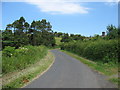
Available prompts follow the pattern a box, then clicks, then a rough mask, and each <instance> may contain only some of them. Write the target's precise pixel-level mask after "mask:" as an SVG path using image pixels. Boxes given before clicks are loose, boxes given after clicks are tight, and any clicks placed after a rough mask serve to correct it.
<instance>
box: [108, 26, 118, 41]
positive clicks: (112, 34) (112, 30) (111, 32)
mask: <svg viewBox="0 0 120 90" xmlns="http://www.w3.org/2000/svg"><path fill="white" fill-rule="evenodd" d="M118 33H119V29H118V28H116V27H115V26H113V25H109V26H107V38H108V39H115V38H118Z"/></svg>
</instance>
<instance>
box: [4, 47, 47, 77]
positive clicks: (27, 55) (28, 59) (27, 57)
mask: <svg viewBox="0 0 120 90" xmlns="http://www.w3.org/2000/svg"><path fill="white" fill-rule="evenodd" d="M47 50H48V49H47V48H46V47H45V46H25V47H21V48H19V49H15V48H14V47H10V46H8V47H6V48H5V49H4V50H3V51H2V53H3V55H2V73H3V75H5V74H8V73H12V72H15V71H19V70H23V69H25V68H26V67H29V66H30V65H32V64H34V63H36V62H38V61H39V60H40V59H42V58H43V57H44V56H45V55H46V54H47Z"/></svg>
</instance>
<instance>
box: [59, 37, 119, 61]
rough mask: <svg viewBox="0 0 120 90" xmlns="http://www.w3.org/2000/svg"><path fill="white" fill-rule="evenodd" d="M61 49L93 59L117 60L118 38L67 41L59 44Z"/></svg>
mask: <svg viewBox="0 0 120 90" xmlns="http://www.w3.org/2000/svg"><path fill="white" fill-rule="evenodd" d="M61 49H62V50H67V51H71V52H73V53H76V54H78V55H80V56H82V57H85V58H87V59H90V60H94V61H98V60H99V61H102V62H104V63H108V62H114V63H117V62H118V40H103V39H100V40H96V41H79V42H78V41H77V42H69V43H64V44H61Z"/></svg>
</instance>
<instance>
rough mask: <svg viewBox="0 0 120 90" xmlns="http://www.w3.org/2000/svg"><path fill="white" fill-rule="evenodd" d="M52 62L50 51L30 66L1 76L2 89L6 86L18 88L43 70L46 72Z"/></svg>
mask: <svg viewBox="0 0 120 90" xmlns="http://www.w3.org/2000/svg"><path fill="white" fill-rule="evenodd" d="M53 62H54V56H53V54H52V53H51V52H48V53H47V55H46V56H45V57H44V58H43V59H41V60H40V61H39V62H37V63H35V64H34V65H31V66H30V67H28V68H26V69H24V70H22V71H20V72H16V73H13V74H11V75H6V76H4V77H3V80H2V81H3V89H6V88H9V89H10V88H20V87H23V86H25V85H27V84H29V83H30V82H31V81H33V80H34V79H36V78H38V77H39V76H40V75H42V74H43V73H44V72H46V71H47V70H48V69H49V68H50V66H51V65H52V64H53Z"/></svg>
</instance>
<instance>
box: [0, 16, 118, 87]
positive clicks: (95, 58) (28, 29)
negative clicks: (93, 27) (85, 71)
mask: <svg viewBox="0 0 120 90" xmlns="http://www.w3.org/2000/svg"><path fill="white" fill-rule="evenodd" d="M0 32H1V33H2V36H1V35H0V36H1V38H2V40H0V42H1V43H2V49H1V52H2V62H1V61H0V63H2V74H1V76H2V77H4V80H3V81H4V82H5V83H4V85H3V87H6V88H17V87H21V86H23V85H24V84H26V83H27V82H30V80H32V78H34V77H35V76H37V75H38V74H40V73H42V72H43V71H45V70H46V69H47V68H48V67H49V66H50V65H51V64H52V62H53V59H54V57H53V55H52V54H50V52H49V50H50V49H55V48H61V50H64V52H67V53H68V54H69V55H72V56H73V57H75V58H77V59H79V60H81V61H82V62H83V63H85V64H87V65H88V66H90V67H92V68H94V69H95V70H97V71H99V72H101V73H103V74H105V75H108V76H112V75H117V74H118V70H119V69H118V66H119V63H118V62H119V59H118V53H119V48H118V47H119V45H120V44H118V40H119V34H120V30H119V29H118V28H116V27H115V26H113V25H109V26H107V31H106V32H107V35H105V34H104V33H105V32H103V35H102V36H101V35H94V36H90V37H86V36H82V35H80V34H68V33H62V32H53V30H52V25H51V24H50V22H49V21H47V20H46V19H42V20H38V21H34V20H33V21H32V23H28V22H27V21H26V20H25V18H24V17H20V18H19V19H18V20H15V21H14V22H13V23H11V24H8V25H7V26H6V29H5V30H0ZM1 52H0V53H1ZM45 57H49V58H47V59H44V58H45ZM28 72H29V73H28ZM14 75H16V76H15V78H14V79H13V77H14ZM7 77H8V78H7ZM10 78H11V79H10ZM0 79H1V78H0ZM110 80H111V81H113V82H115V83H118V81H119V79H118V78H116V77H111V78H110ZM9 81H10V82H9Z"/></svg>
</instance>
